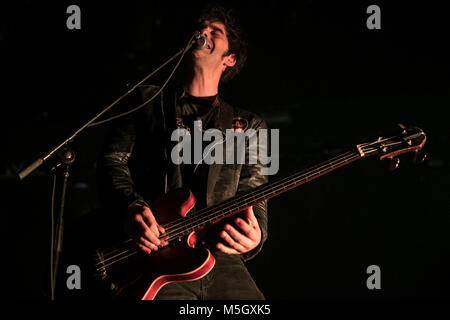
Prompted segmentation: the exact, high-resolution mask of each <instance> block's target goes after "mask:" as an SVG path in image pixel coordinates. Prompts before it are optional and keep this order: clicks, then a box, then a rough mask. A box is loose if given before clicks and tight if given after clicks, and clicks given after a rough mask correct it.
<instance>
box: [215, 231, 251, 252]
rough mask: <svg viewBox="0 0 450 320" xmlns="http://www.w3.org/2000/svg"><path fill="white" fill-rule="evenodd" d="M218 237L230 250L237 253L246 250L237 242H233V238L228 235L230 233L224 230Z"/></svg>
mask: <svg viewBox="0 0 450 320" xmlns="http://www.w3.org/2000/svg"><path fill="white" fill-rule="evenodd" d="M236 232H237V231H236ZM220 236H221V238H222V239H224V240H225V241H226V242H227V243H228V245H229V246H230V247H231V248H233V249H235V250H236V251H238V252H239V253H240V252H244V251H246V248H245V247H244V246H243V245H242V244H241V243H239V242H238V241H236V240H234V239H233V237H232V236H231V235H230V233H229V232H228V231H225V230H224V231H222V232H221V233H220ZM241 236H242V235H241ZM242 237H243V236H242Z"/></svg>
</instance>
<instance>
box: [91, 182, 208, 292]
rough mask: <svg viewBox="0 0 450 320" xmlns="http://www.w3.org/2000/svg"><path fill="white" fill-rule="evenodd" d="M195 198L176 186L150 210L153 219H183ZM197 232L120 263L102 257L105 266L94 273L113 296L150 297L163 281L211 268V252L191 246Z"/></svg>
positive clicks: (194, 275) (187, 277)
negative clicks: (99, 276)
mask: <svg viewBox="0 0 450 320" xmlns="http://www.w3.org/2000/svg"><path fill="white" fill-rule="evenodd" d="M195 201H196V200H195V197H194V195H193V194H192V193H191V192H190V190H188V189H177V190H174V191H172V192H169V193H167V194H165V195H164V196H163V197H162V198H161V199H159V200H158V201H157V202H155V203H154V204H153V205H152V206H151V209H152V212H153V214H154V216H155V218H156V221H158V223H159V224H160V225H164V224H167V223H171V222H173V221H175V220H179V219H180V217H183V218H184V217H185V216H186V215H187V214H188V213H189V211H190V210H191V209H192V208H193V207H194V205H195ZM197 232H198V231H197ZM197 232H192V233H190V234H189V236H187V237H184V238H181V239H179V241H177V242H176V244H175V245H172V246H167V247H163V248H160V249H159V250H158V251H155V252H152V253H151V254H144V253H140V252H139V253H137V254H135V255H133V257H131V258H129V259H125V260H124V262H123V263H121V262H118V263H114V264H112V265H110V266H108V259H106V257H105V258H104V263H103V265H104V266H105V267H103V268H101V270H100V271H98V270H97V273H98V274H102V276H101V277H102V278H103V279H102V280H103V281H105V282H106V283H107V285H108V287H109V289H110V290H111V291H113V292H114V296H115V297H116V298H119V299H139V300H153V299H154V298H155V296H156V294H157V293H158V291H159V290H160V289H161V288H162V287H163V286H164V285H165V284H168V283H170V282H178V281H192V280H197V279H200V278H202V277H204V276H205V275H206V274H207V273H208V272H209V271H211V269H212V268H213V267H214V263H215V259H214V257H213V256H212V254H211V252H210V251H209V250H208V249H206V248H195V244H196V241H197V239H198V233H197ZM130 248H131V247H130ZM99 257H100V255H99V256H97V258H99ZM130 260H131V261H130ZM100 265H101V264H100ZM118 279H119V280H118Z"/></svg>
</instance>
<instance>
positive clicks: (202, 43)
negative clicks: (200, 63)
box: [192, 31, 208, 50]
mask: <svg viewBox="0 0 450 320" xmlns="http://www.w3.org/2000/svg"><path fill="white" fill-rule="evenodd" d="M192 45H193V47H194V48H195V49H197V50H201V49H204V48H206V47H207V46H208V39H207V38H206V36H205V35H204V34H202V33H201V32H200V31H195V33H194V40H192Z"/></svg>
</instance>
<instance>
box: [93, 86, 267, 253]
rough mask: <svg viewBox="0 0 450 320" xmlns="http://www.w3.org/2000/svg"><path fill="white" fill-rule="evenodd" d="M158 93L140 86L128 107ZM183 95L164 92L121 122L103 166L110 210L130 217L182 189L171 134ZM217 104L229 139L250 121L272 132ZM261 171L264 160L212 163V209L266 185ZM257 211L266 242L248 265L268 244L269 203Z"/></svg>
mask: <svg viewBox="0 0 450 320" xmlns="http://www.w3.org/2000/svg"><path fill="white" fill-rule="evenodd" d="M157 89H158V88H157V87H155V86H141V87H139V90H136V94H135V95H134V96H133V95H132V96H131V97H129V98H128V100H127V101H126V104H127V106H128V108H131V107H134V106H136V105H139V104H141V103H142V101H147V100H148V99H149V97H151V96H153V94H154V93H155V92H156V91H157ZM180 95H181V91H180V90H177V89H165V91H163V92H162V93H161V94H159V96H158V97H157V98H156V99H155V100H154V101H153V102H151V103H148V104H147V105H145V106H144V107H143V108H141V109H140V110H139V111H137V112H134V113H133V114H131V115H129V116H128V117H125V118H122V119H121V120H116V121H117V123H115V124H114V128H113V129H112V132H111V134H110V135H109V136H108V138H107V142H106V144H105V147H104V149H103V151H102V153H101V156H100V159H99V161H98V174H99V187H100V193H101V195H102V196H103V199H104V203H106V204H107V206H108V207H109V208H115V209H119V211H121V212H126V209H127V207H128V206H129V205H130V204H132V203H133V202H135V201H142V202H145V203H147V204H150V205H151V203H152V202H153V201H155V200H157V199H158V198H160V197H161V196H162V195H163V194H164V193H165V192H167V191H170V190H173V189H175V188H178V187H182V179H181V175H180V167H179V166H178V165H174V164H173V163H172V161H171V160H170V150H172V147H173V146H174V145H175V142H172V141H171V140H170V135H171V133H172V131H173V130H174V129H176V128H177V121H176V116H175V111H174V110H175V107H174V105H175V103H176V101H177V99H178V98H179V97H180ZM218 102H219V104H218V108H217V113H216V115H215V116H214V118H213V119H212V122H213V124H212V126H213V127H214V128H216V129H219V130H221V131H222V132H223V133H224V134H225V130H226V129H231V127H232V124H233V121H236V119H238V118H240V119H241V123H242V121H244V123H245V121H246V124H248V126H247V127H248V128H253V129H255V130H259V129H262V128H267V126H266V123H265V122H264V121H263V120H262V119H261V118H260V117H258V116H256V115H255V114H253V113H250V112H248V111H245V110H241V109H238V108H234V107H232V106H230V105H228V104H227V103H225V102H223V101H222V100H221V99H220V98H219V99H218ZM122 110H123V109H122ZM242 119H244V120H242ZM246 153H248V145H246ZM262 166H263V165H262V164H261V163H260V161H258V162H257V164H247V162H246V164H217V163H213V164H211V165H210V166H209V169H208V170H209V171H208V178H207V194H206V203H207V206H211V205H214V204H216V203H219V202H221V201H223V200H226V199H228V198H231V197H233V196H234V195H235V194H237V193H239V192H243V191H246V190H249V189H252V188H255V187H257V186H259V185H261V184H263V183H266V182H267V181H268V179H267V176H264V175H262V174H261V173H260V168H261V167H262ZM253 211H254V213H255V216H256V218H257V220H258V223H259V226H260V228H261V231H262V240H261V242H260V244H259V245H258V247H257V248H255V249H254V250H252V251H251V252H248V253H247V254H245V255H242V258H243V259H244V260H248V259H251V258H252V257H254V256H255V255H256V254H257V253H258V252H259V251H260V250H261V247H262V245H263V243H264V242H265V240H266V239H267V220H268V219H267V201H263V202H260V203H257V204H256V205H254V206H253Z"/></svg>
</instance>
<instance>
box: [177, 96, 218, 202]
mask: <svg viewBox="0 0 450 320" xmlns="http://www.w3.org/2000/svg"><path fill="white" fill-rule="evenodd" d="M217 105H218V104H217V95H216V96H212V97H202V98H198V97H193V96H191V95H189V94H186V93H185V94H184V95H183V96H182V97H181V98H180V100H179V103H178V105H177V109H178V110H177V117H178V118H181V123H180V119H178V123H179V124H181V125H182V127H184V128H185V129H186V130H188V131H189V132H190V133H191V163H190V164H184V163H183V164H181V165H180V169H181V176H182V180H183V186H184V187H187V188H189V189H191V191H192V193H193V194H194V196H195V198H196V199H197V202H196V206H195V207H196V209H201V208H204V207H206V189H207V182H208V170H209V165H208V164H206V163H205V162H204V161H201V163H199V164H197V163H195V162H194V139H193V132H194V131H193V130H194V121H197V120H201V121H202V131H205V130H207V129H209V128H212V125H213V123H214V116H215V114H216V113H215V111H216V108H217ZM208 143H209V142H207V143H205V142H203V141H202V155H203V150H204V147H205V146H206V145H207V144H208Z"/></svg>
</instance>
